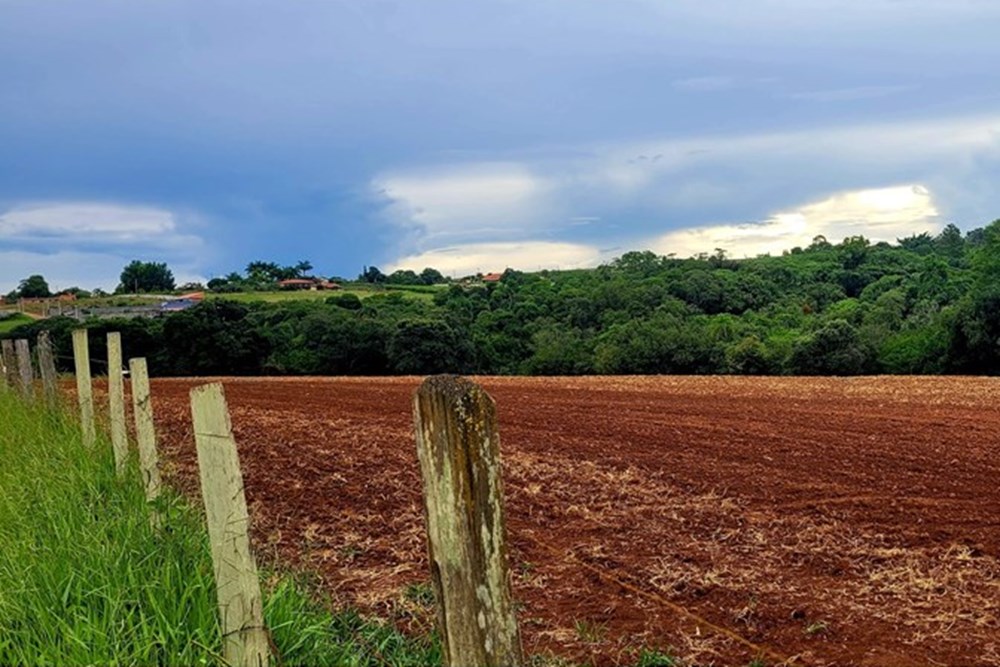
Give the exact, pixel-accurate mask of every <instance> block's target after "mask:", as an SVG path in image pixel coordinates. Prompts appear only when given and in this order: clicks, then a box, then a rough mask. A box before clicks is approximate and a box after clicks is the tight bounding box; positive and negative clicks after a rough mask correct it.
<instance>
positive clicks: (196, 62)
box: [0, 0, 1000, 291]
mask: <svg viewBox="0 0 1000 667" xmlns="http://www.w3.org/2000/svg"><path fill="white" fill-rule="evenodd" d="M998 21H1000V3H996V2H992V1H988V0H978V1H977V0H948V1H946V0H907V1H906V2H902V1H900V0H823V1H821V0H749V1H748V2H740V3H734V2H730V1H729V0H726V1H725V2H724V1H723V0H676V1H673V2H669V3H665V2H659V1H657V0H623V1H622V2H618V3H611V4H609V3H581V2H570V0H532V1H530V2H529V1H527V0H484V1H483V2H475V3H467V2H459V1H458V0H427V1H426V2H420V3H407V2H398V1H395V0H369V1H367V2H353V1H348V0H340V1H331V2H318V1H311V0H310V1H306V2H296V3H284V2H278V1H277V0H254V1H253V2H250V3H246V2H237V1H236V0H220V1H218V2H213V3H199V2H194V0H176V1H174V2H143V3H135V2H125V1H124V0H94V1H93V2H88V3H77V2H73V1H72V0H52V1H51V2H44V3H42V2H36V1H33V0H0V108H3V110H4V112H3V114H0V145H2V146H3V147H4V149H3V151H2V152H0V291H7V290H9V289H10V288H12V287H14V286H15V285H16V283H17V281H18V280H19V279H21V278H23V277H25V276H26V275H28V274H29V273H35V272H41V273H43V274H45V275H46V276H48V277H50V280H51V282H53V284H54V285H55V286H58V287H65V286H69V285H72V284H77V285H81V286H84V287H94V286H97V285H100V286H103V287H113V286H114V284H115V283H116V282H117V273H118V272H119V271H120V268H121V266H123V265H124V264H126V263H127V262H128V261H130V260H131V259H135V258H139V259H145V260H155V261H167V262H168V263H169V264H170V265H171V266H172V267H173V268H174V271H175V274H177V275H178V276H179V277H184V278H191V279H194V278H206V277H211V276H213V275H219V274H225V273H228V272H229V271H231V270H233V269H240V268H242V267H243V266H244V265H245V264H246V263H247V262H248V261H251V260H254V259H268V260H274V261H278V262H282V263H294V262H295V261H297V260H300V259H309V260H311V261H312V263H313V264H314V265H315V266H316V268H317V271H318V272H319V273H321V274H325V275H343V276H349V277H350V276H354V275H357V273H358V272H359V271H360V270H361V267H362V266H363V265H372V264H376V265H379V266H381V267H382V268H383V269H384V270H388V269H391V268H395V267H402V266H406V267H412V268H417V269H420V268H423V266H435V267H436V268H438V269H440V270H442V271H444V272H447V273H452V274H456V275H460V274H463V273H469V272H475V271H483V272H487V271H499V270H503V269H504V268H506V267H507V266H511V267H516V268H522V269H527V270H533V269H537V268H568V267H575V266H591V265H594V264H597V263H600V262H602V261H606V260H608V259H610V258H612V257H614V256H616V255H620V254H621V253H623V252H626V251H628V250H637V249H645V248H649V249H652V250H655V251H656V252H660V253H664V254H666V253H671V252H672V253H676V254H678V255H681V256H684V255H689V254H697V253H699V252H713V251H714V249H715V248H717V247H722V248H725V249H726V250H727V251H728V253H729V254H730V255H732V256H737V257H739V256H744V255H754V254H757V253H760V252H772V253H774V252H779V251H780V250H782V249H785V248H787V247H791V246H794V245H804V244H808V242H809V241H810V240H811V238H812V237H813V236H815V235H817V234H823V235H825V236H827V237H828V238H830V240H832V241H839V240H841V239H842V238H843V236H847V235H855V234H863V235H865V236H867V237H870V238H872V239H873V240H888V241H892V240H895V238H899V237H902V236H907V235H910V234H914V233H921V232H923V231H929V232H934V231H936V230H938V229H940V228H941V227H942V226H943V224H945V223H947V222H955V223H956V224H958V225H959V227H960V228H963V229H971V228H973V227H978V226H982V225H984V224H986V223H988V222H989V221H991V220H993V219H995V218H997V217H1000V191H998V190H997V189H996V188H995V186H994V184H995V183H996V182H997V179H998V177H1000V82H998V79H997V77H996V76H995V63H996V62H998V61H1000V41H997V40H996V39H995V35H994V32H995V31H994V27H995V26H996V25H998Z"/></svg>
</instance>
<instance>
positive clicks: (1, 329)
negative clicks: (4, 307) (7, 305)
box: [0, 313, 32, 334]
mask: <svg viewBox="0 0 1000 667" xmlns="http://www.w3.org/2000/svg"><path fill="white" fill-rule="evenodd" d="M31 321H32V320H31V318H30V317H28V316H27V315H22V314H21V313H17V314H16V315H11V316H10V317H5V318H3V319H0V334H4V333H7V332H8V331H13V330H14V329H16V328H18V327H19V326H21V325H22V324H28V323H30V322H31Z"/></svg>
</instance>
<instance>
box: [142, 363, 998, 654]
mask: <svg viewBox="0 0 1000 667" xmlns="http://www.w3.org/2000/svg"><path fill="white" fill-rule="evenodd" d="M200 382H202V380H193V379H185V380H156V381H154V385H153V394H154V405H155V409H156V413H157V422H158V425H159V431H160V433H161V436H162V440H163V446H164V451H165V453H166V457H167V459H168V460H169V461H170V464H169V467H170V475H171V476H172V477H173V479H174V480H175V481H176V482H177V483H178V484H180V485H181V486H182V487H185V488H186V489H188V490H191V489H192V488H194V487H193V484H194V483H195V480H196V479H197V475H196V473H195V469H194V467H193V465H194V459H195V455H194V444H193V440H192V435H191V426H190V415H189V411H188V398H187V392H188V389H189V388H190V387H192V386H194V385H195V384H198V383H200ZM481 382H482V384H483V385H484V386H485V387H486V389H487V390H488V391H489V392H490V393H491V394H492V395H493V397H494V398H495V399H496V401H497V405H498V411H499V417H500V435H501V442H502V447H503V455H504V474H505V485H506V492H507V501H508V508H507V514H508V520H509V521H508V541H509V543H510V547H511V565H512V568H513V570H514V594H515V597H516V599H517V600H518V601H519V602H521V603H523V608H522V610H521V611H520V621H521V627H522V633H523V635H524V642H525V649H526V651H527V652H528V653H529V654H534V655H550V654H551V655H554V656H560V657H563V658H567V659H570V660H573V661H581V662H587V661H589V662H593V663H595V664H628V663H629V662H634V661H635V659H636V655H637V651H638V649H639V648H640V647H657V648H660V649H662V650H664V651H669V652H671V653H672V654H674V655H676V656H679V657H681V658H683V659H684V660H685V661H687V662H688V663H690V664H720V665H746V664H748V663H749V662H750V661H751V660H753V659H755V658H764V660H765V662H767V663H768V664H774V663H780V662H782V661H785V660H787V661H789V662H791V663H793V664H806V665H893V666H895V665H918V664H920V665H924V664H947V665H973V664H975V665H1000V623H998V609H1000V565H998V555H1000V490H998V485H1000V412H998V410H997V407H996V406H997V405H998V404H1000V403H998V399H1000V381H998V380H993V379H972V378H882V377H879V378H856V379H844V380H840V379H827V378H823V379H800V378H784V379H780V378H778V379H775V378H772V379H754V378H727V377H701V378H687V377H685V378H677V377H664V378H581V379H566V378H556V379H541V378H538V379H523V378H507V379H505V378H483V379H482V380H481ZM224 383H225V386H226V392H227V396H228V399H229V404H230V410H231V413H232V420H233V424H234V429H235V432H236V437H237V441H238V443H239V447H240V456H241V459H242V465H243V469H244V476H245V481H246V491H247V497H248V500H249V503H250V507H251V513H252V516H253V521H254V539H255V546H256V548H257V550H258V552H259V553H260V554H261V555H262V556H263V557H264V558H270V557H278V558H281V559H283V560H284V561H285V562H292V563H295V564H297V565H300V566H304V567H306V568H308V569H310V570H312V571H314V572H317V573H318V574H319V576H320V577H321V579H322V583H323V585H324V587H325V588H326V589H327V590H328V591H330V592H331V594H332V595H333V596H334V598H335V599H336V600H337V601H338V602H340V603H343V604H353V605H357V606H359V607H361V608H362V609H367V610H370V611H372V612H377V613H379V614H382V615H386V614H388V615H390V616H393V617H394V618H396V619H397V620H400V619H409V622H410V623H411V624H416V625H418V626H419V625H423V624H426V623H429V622H431V618H432V615H431V614H430V612H429V610H427V609H426V608H420V607H419V605H416V604H415V603H413V602H412V600H411V599H410V598H409V597H408V596H407V595H405V594H404V591H405V589H406V587H407V586H408V585H411V584H414V583H419V582H424V581H426V580H427V578H428V575H427V563H426V555H425V546H424V534H423V525H422V510H421V498H420V484H419V472H418V468H417V459H416V454H415V449H414V441H413V434H412V422H411V420H412V417H411V413H410V400H411V396H412V393H413V391H414V389H415V387H416V385H417V383H418V380H417V379H414V378H394V379H372V378H364V379H362V378H353V379H339V378H338V379H333V378H324V379H319V378H308V379H229V378H227V379H225V380H224ZM411 590H412V589H411ZM410 597H412V596H410Z"/></svg>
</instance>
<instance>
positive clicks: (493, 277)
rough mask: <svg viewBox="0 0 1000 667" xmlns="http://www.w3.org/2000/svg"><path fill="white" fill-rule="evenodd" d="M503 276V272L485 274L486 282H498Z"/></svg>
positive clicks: (484, 279)
mask: <svg viewBox="0 0 1000 667" xmlns="http://www.w3.org/2000/svg"><path fill="white" fill-rule="evenodd" d="M501 278H503V274H502V273H487V274H486V275H484V276H483V282H484V283H498V282H500V279H501Z"/></svg>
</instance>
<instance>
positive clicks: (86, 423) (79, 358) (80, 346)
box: [73, 329, 97, 447]
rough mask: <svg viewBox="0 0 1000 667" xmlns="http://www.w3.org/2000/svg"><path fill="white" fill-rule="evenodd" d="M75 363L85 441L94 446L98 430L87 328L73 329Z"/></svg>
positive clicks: (77, 394) (89, 445)
mask: <svg viewBox="0 0 1000 667" xmlns="http://www.w3.org/2000/svg"><path fill="white" fill-rule="evenodd" d="M73 364H74V367H75V369H76V396H77V400H78V401H79V404H80V425H81V427H82V428H83V442H84V444H85V445H87V446H88V447H92V446H93V445H94V442H95V440H96V439H97V431H96V430H95V426H94V388H93V385H92V384H91V379H90V343H89V341H88V339H87V330H86V329H74V330H73Z"/></svg>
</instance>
